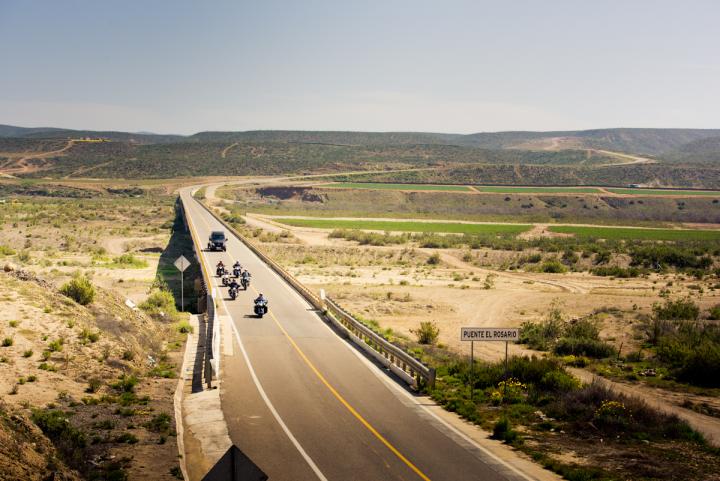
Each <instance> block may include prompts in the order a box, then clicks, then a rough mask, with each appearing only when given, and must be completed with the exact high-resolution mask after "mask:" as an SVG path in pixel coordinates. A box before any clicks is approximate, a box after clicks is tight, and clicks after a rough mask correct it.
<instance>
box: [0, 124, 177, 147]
mask: <svg viewBox="0 0 720 481" xmlns="http://www.w3.org/2000/svg"><path fill="white" fill-rule="evenodd" d="M0 137H5V138H9V137H19V138H25V139H71V138H72V139H78V138H83V137H92V138H104V139H108V140H116V141H124V142H136V143H142V144H158V143H168V142H182V141H184V140H185V139H186V137H184V136H182V135H161V134H151V133H133V132H115V131H101V130H72V129H58V128H53V127H38V128H29V127H15V126H12V125H0Z"/></svg>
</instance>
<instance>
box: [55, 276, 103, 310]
mask: <svg viewBox="0 0 720 481" xmlns="http://www.w3.org/2000/svg"><path fill="white" fill-rule="evenodd" d="M60 293H62V294H63V295H66V296H67V297H69V298H70V299H72V300H74V301H75V302H77V303H78V304H81V305H83V306H86V305H88V304H90V303H91V302H92V301H93V299H95V288H94V287H93V285H92V283H90V280H89V279H88V278H87V277H84V276H78V277H76V278H75V279H73V280H71V281H70V282H67V283H65V284H63V286H62V287H61V288H60Z"/></svg>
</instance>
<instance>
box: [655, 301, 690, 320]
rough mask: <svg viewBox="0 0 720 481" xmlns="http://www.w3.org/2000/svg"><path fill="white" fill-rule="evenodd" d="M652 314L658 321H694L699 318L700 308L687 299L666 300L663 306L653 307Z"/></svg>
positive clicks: (656, 305)
mask: <svg viewBox="0 0 720 481" xmlns="http://www.w3.org/2000/svg"><path fill="white" fill-rule="evenodd" d="M653 314H654V315H655V318H656V319H659V320H694V319H697V318H698V317H699V316H700V307H698V305H697V304H695V302H693V300H692V299H690V298H689V297H687V298H685V299H676V300H671V299H666V300H665V304H655V305H653Z"/></svg>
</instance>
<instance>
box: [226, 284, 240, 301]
mask: <svg viewBox="0 0 720 481" xmlns="http://www.w3.org/2000/svg"><path fill="white" fill-rule="evenodd" d="M237 291H238V290H237V287H231V288H230V289H229V290H228V293H229V294H230V300H233V301H234V300H235V298H237V295H238V292H237Z"/></svg>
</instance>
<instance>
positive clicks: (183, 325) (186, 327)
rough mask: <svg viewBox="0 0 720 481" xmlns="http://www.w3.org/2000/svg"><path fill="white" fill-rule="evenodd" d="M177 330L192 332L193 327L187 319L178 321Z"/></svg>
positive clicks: (184, 332)
mask: <svg viewBox="0 0 720 481" xmlns="http://www.w3.org/2000/svg"><path fill="white" fill-rule="evenodd" d="M177 330H178V332H179V333H180V334H189V333H191V332H193V327H192V326H191V325H190V323H189V322H188V321H180V322H178V325H177Z"/></svg>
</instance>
